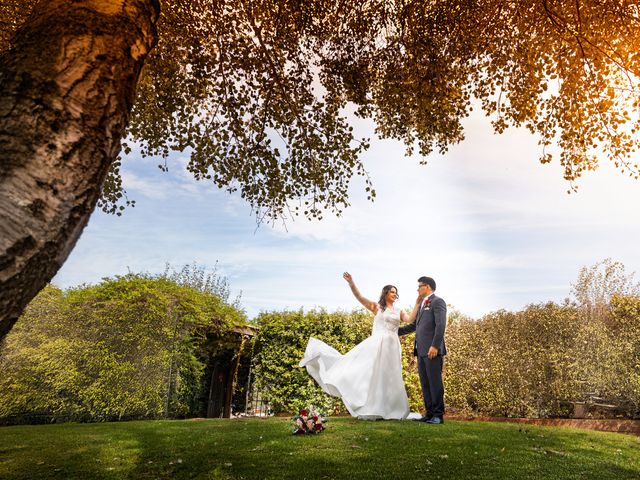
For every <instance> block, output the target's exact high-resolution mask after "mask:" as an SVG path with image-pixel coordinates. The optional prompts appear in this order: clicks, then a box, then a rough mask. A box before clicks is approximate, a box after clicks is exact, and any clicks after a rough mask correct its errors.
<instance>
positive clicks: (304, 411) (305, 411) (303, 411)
mask: <svg viewBox="0 0 640 480" xmlns="http://www.w3.org/2000/svg"><path fill="white" fill-rule="evenodd" d="M307 415H309V410H306V409H304V408H303V409H302V410H300V416H301V417H306V416H307Z"/></svg>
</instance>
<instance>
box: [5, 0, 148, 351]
mask: <svg viewBox="0 0 640 480" xmlns="http://www.w3.org/2000/svg"><path fill="white" fill-rule="evenodd" d="M159 12H160V6H159V0H41V1H40V2H38V5H36V7H35V8H34V11H33V12H32V15H31V16H30V17H29V19H28V20H27V22H26V23H25V25H24V26H23V27H21V29H20V30H19V31H18V32H17V34H16V37H15V38H14V41H13V42H12V45H13V46H12V48H11V49H10V50H9V51H7V52H6V53H5V54H3V55H2V56H1V57H0V340H1V339H2V338H3V337H4V336H5V335H6V334H7V333H8V332H9V331H10V330H11V328H12V326H13V325H14V323H15V321H16V320H17V319H18V317H19V315H20V314H21V312H22V310H23V309H24V307H25V306H26V305H27V303H28V302H29V301H30V300H31V299H32V298H33V297H34V296H35V295H36V294H37V293H38V292H39V291H40V290H41V289H42V288H43V287H44V286H45V285H46V284H47V282H48V281H50V280H51V278H52V277H53V276H54V275H55V273H56V272H57V271H58V269H59V268H60V266H61V265H62V264H63V262H64V261H65V260H66V258H67V256H68V255H69V252H70V251H71V250H72V249H73V247H74V245H75V243H76V241H77V240H78V238H79V236H80V234H81V232H82V230H83V229H84V227H85V226H86V224H87V221H88V220H89V216H90V214H91V212H92V211H93V209H94V207H95V205H96V202H97V200H98V197H99V195H100V190H101V185H102V182H103V180H104V178H105V175H106V173H107V171H108V169H109V166H110V165H111V163H112V162H113V161H114V160H115V159H116V157H117V155H118V152H119V151H120V140H121V138H122V136H123V134H124V132H125V127H126V125H127V121H128V118H129V112H130V111H131V107H132V105H133V101H134V97H135V90H136V85H137V82H138V79H139V76H140V72H141V69H142V66H143V63H144V60H145V58H146V56H147V54H148V53H149V51H150V50H151V49H152V48H153V46H154V45H155V42H156V22H157V19H158V16H159Z"/></svg>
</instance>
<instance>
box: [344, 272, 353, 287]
mask: <svg viewBox="0 0 640 480" xmlns="http://www.w3.org/2000/svg"><path fill="white" fill-rule="evenodd" d="M342 278H344V279H345V280H346V281H347V283H348V284H349V285H351V284H352V283H353V277H352V276H351V274H350V273H349V272H344V273H343V274H342Z"/></svg>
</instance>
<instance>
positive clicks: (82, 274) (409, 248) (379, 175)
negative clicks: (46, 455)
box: [54, 114, 640, 317]
mask: <svg viewBox="0 0 640 480" xmlns="http://www.w3.org/2000/svg"><path fill="white" fill-rule="evenodd" d="M354 126H355V128H356V133H357V134H359V136H369V137H372V140H373V141H372V145H371V148H370V149H369V150H368V151H367V152H366V153H365V154H364V156H363V159H364V162H365V166H366V168H367V170H368V171H369V174H370V176H371V178H372V179H373V182H374V185H375V187H376V190H377V198H376V201H375V202H374V203H371V202H368V201H367V200H366V195H365V192H364V186H363V182H362V181H360V180H356V181H355V182H354V184H353V185H352V188H351V203H352V206H351V207H350V208H349V209H347V210H346V211H345V212H344V215H343V216H342V217H340V218H335V217H332V216H326V217H325V219H324V220H322V221H321V222H309V221H308V220H306V219H304V218H298V219H294V220H291V219H289V220H287V222H286V225H282V224H281V223H276V224H275V225H274V226H270V225H262V226H260V227H259V228H257V226H256V221H255V218H254V217H252V216H251V209H250V207H249V206H248V205H247V204H246V203H244V201H243V200H241V199H240V198H239V196H238V195H230V194H228V193H227V192H225V191H222V190H218V189H217V188H216V187H215V186H213V185H211V184H207V183H203V182H196V181H195V180H193V179H192V178H191V177H190V176H189V174H188V173H187V172H185V170H184V168H183V166H184V162H185V157H184V155H178V154H176V155H174V156H173V157H172V158H171V159H170V160H169V167H170V171H169V173H163V172H161V171H160V170H159V169H158V168H157V164H158V163H159V162H158V160H157V159H156V160H154V159H142V158H139V156H132V157H130V158H128V159H125V161H124V162H123V178H124V186H125V188H126V189H127V192H128V195H129V197H130V198H133V199H135V200H136V207H135V208H132V209H127V210H126V211H125V213H124V215H123V216H122V217H115V216H110V215H106V214H103V213H101V212H99V211H96V212H94V214H93V215H92V217H91V220H90V222H89V225H88V226H87V228H86V229H85V231H84V232H83V234H82V237H81V238H80V240H79V241H78V244H77V245H76V247H75V249H74V250H73V251H72V253H71V255H70V256H69V258H68V260H67V262H66V263H65V264H64V266H63V267H62V268H61V270H60V271H59V272H58V274H57V275H56V277H55V278H54V283H55V284H57V285H59V286H62V287H69V286H74V285H77V284H80V283H96V282H99V281H100V279H101V278H102V277H107V276H113V275H118V274H125V273H127V271H134V272H149V273H161V272H162V271H163V270H164V266H165V263H166V262H169V263H171V264H172V265H173V266H175V267H180V266H182V265H183V264H186V263H193V262H197V263H198V264H200V265H202V266H205V267H208V268H213V266H214V265H215V263H216V261H218V267H219V271H220V272H221V273H223V274H224V275H226V276H227V277H228V278H229V281H230V283H231V289H232V296H234V295H236V294H237V293H238V292H239V291H242V305H243V307H244V308H245V310H246V311H247V313H248V315H249V316H250V317H253V316H255V315H256V314H258V313H259V312H260V311H264V310H281V309H285V308H289V309H297V308H300V307H303V308H305V309H309V308H313V307H325V308H327V309H329V310H335V309H347V310H350V309H352V308H354V307H357V306H358V304H357V302H356V301H355V299H354V298H353V297H352V296H351V293H350V291H349V289H348V288H347V285H346V283H345V282H344V280H343V279H342V272H343V271H345V270H348V271H349V272H351V273H352V275H353V276H354V278H355V280H356V283H357V284H358V286H359V287H360V290H361V291H362V292H363V293H364V294H365V295H366V296H368V297H369V298H372V299H377V296H378V295H379V292H380V289H381V287H382V286H383V285H385V284H387V283H391V284H394V285H396V286H397V287H398V289H399V293H400V300H399V305H400V306H402V307H409V306H410V305H412V304H413V302H414V300H415V290H416V279H417V278H418V277H419V276H421V275H430V276H432V277H434V278H435V279H436V282H437V284H438V288H437V293H438V294H439V295H440V296H442V297H443V298H444V299H445V300H446V301H447V303H448V304H450V305H452V306H453V307H455V308H456V309H457V310H460V311H461V312H463V313H465V314H467V315H470V316H473V317H480V316H482V315H484V314H486V313H489V312H491V311H495V310H498V309H501V308H506V309H510V310H517V309H520V308H522V307H523V306H525V305H526V304H529V303H538V302H544V301H549V300H554V301H562V300H563V299H564V298H565V297H567V296H569V294H570V288H571V283H572V282H573V281H575V279H576V278H577V275H578V271H579V269H580V267H582V266H584V265H593V264H594V263H596V262H598V261H600V260H602V259H604V258H606V257H612V258H614V259H615V260H619V261H621V262H623V263H624V265H625V267H626V269H627V271H628V272H632V271H640V251H639V249H638V245H639V244H640V241H639V240H640V221H639V220H640V211H639V209H638V206H639V205H640V181H634V180H632V179H630V178H629V177H628V176H625V175H623V174H621V173H620V172H618V171H616V170H614V168H613V167H612V166H610V165H609V162H608V161H606V159H602V161H601V166H600V168H599V169H598V170H597V171H596V172H590V173H588V174H586V176H585V177H584V178H582V179H580V180H579V181H578V182H577V184H578V185H579V190H578V193H573V194H571V195H569V194H567V193H566V192H567V189H568V184H567V183H566V182H565V181H564V180H563V178H562V169H561V168H560V167H559V165H557V163H554V164H549V165H541V164H540V163H538V161H537V158H538V157H539V155H540V147H539V146H538V145H537V142H536V139H535V138H534V137H533V136H531V135H530V134H529V133H528V132H526V131H523V130H516V129H511V130H507V132H506V133H504V134H502V135H497V134H494V133H493V131H492V130H491V127H490V124H489V120H488V119H486V118H485V117H483V116H482V115H479V114H475V115H472V116H471V117H470V118H469V119H468V120H467V121H466V122H465V128H466V136H467V139H466V140H465V141H464V142H462V143H461V144H459V145H456V146H453V147H452V148H451V149H450V150H449V152H448V153H447V154H446V155H444V156H441V155H436V154H434V155H432V156H431V157H430V158H429V159H428V164H427V165H420V164H419V161H418V158H407V157H405V156H404V147H403V145H402V144H400V143H399V142H395V141H390V140H376V139H375V138H374V135H373V124H372V123H371V122H366V121H355V120H354Z"/></svg>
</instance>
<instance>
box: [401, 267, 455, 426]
mask: <svg viewBox="0 0 640 480" xmlns="http://www.w3.org/2000/svg"><path fill="white" fill-rule="evenodd" d="M435 290H436V282H435V280H434V279H433V278H431V277H420V278H419V279H418V300H417V301H416V305H415V307H414V309H413V312H411V318H414V319H415V320H414V321H413V323H410V324H408V325H405V326H404V327H400V328H399V329H398V335H406V334H407V333H411V332H416V336H415V340H414V344H413V354H414V355H415V356H416V357H418V358H417V360H418V374H419V375H420V385H421V386H422V396H423V398H424V406H425V408H426V410H427V413H426V415H425V416H424V417H422V418H421V419H420V420H418V421H419V422H425V423H431V424H440V423H444V385H443V384H442V361H443V357H444V355H446V354H447V349H446V347H445V345H444V330H445V328H446V325H447V304H446V303H445V301H444V300H443V299H441V298H440V297H437V296H436V295H435V294H434V293H433V292H435Z"/></svg>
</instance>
